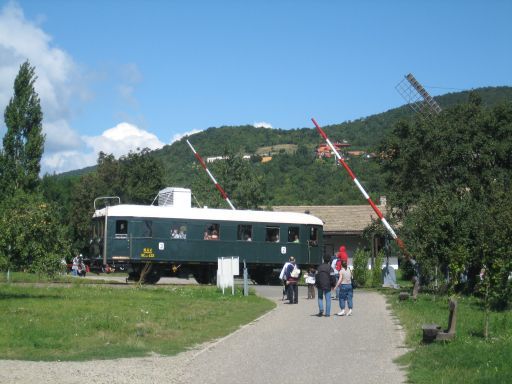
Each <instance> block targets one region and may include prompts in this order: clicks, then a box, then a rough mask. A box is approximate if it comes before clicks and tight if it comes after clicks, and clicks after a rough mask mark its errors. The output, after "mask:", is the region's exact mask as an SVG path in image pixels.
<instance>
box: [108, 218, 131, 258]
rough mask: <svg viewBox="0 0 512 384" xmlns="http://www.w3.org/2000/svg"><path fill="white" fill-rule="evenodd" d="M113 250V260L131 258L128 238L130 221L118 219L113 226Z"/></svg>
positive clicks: (111, 251) (111, 254)
mask: <svg viewBox="0 0 512 384" xmlns="http://www.w3.org/2000/svg"><path fill="white" fill-rule="evenodd" d="M113 227H114V228H113V232H114V235H113V240H112V249H111V250H109V253H110V256H111V258H112V259H113V260H116V259H118V260H119V259H120V258H121V259H126V258H127V257H129V256H130V240H129V238H128V220H126V219H116V220H115V222H114V226H113Z"/></svg>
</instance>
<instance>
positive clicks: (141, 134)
mask: <svg viewBox="0 0 512 384" xmlns="http://www.w3.org/2000/svg"><path fill="white" fill-rule="evenodd" d="M82 139H83V140H84V142H85V143H86V144H87V145H88V146H89V147H90V148H92V149H93V150H94V152H95V153H98V152H99V151H103V152H105V153H112V154H113V155H114V156H116V157H119V156H122V155H125V154H127V153H128V152H130V151H135V150H136V149H137V148H140V149H142V148H149V149H158V148H162V147H163V146H164V143H162V142H161V141H160V140H159V139H158V137H156V135H154V134H152V133H150V132H148V131H145V130H143V129H140V128H138V127H136V126H135V125H133V124H130V123H120V124H117V125H116V126H115V127H114V128H110V129H107V130H106V131H104V132H103V133H102V134H101V136H94V137H91V136H83V137H82Z"/></svg>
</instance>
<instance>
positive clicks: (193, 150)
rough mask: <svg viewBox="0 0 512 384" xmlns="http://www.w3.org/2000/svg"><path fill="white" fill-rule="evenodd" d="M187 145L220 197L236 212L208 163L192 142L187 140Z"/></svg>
mask: <svg viewBox="0 0 512 384" xmlns="http://www.w3.org/2000/svg"><path fill="white" fill-rule="evenodd" d="M187 144H188V146H189V147H190V149H191V150H192V152H194V156H195V157H196V159H197V161H199V162H200V163H201V165H202V166H203V168H204V170H205V171H206V173H207V174H208V176H209V177H210V179H211V180H212V181H213V184H215V188H217V190H218V191H219V192H220V195H221V196H222V198H223V199H224V200H226V202H227V203H228V204H229V206H230V207H231V209H233V210H236V208H235V206H234V205H233V204H232V203H231V200H229V197H228V195H227V194H226V192H224V190H223V189H222V187H221V186H220V184H219V183H218V182H217V180H215V177H213V175H212V173H211V172H210V170H209V169H208V167H207V166H206V163H205V162H204V160H203V158H202V157H201V156H200V155H199V153H197V152H196V150H195V149H194V147H193V146H192V144H190V141H188V140H187Z"/></svg>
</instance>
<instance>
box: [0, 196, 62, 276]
mask: <svg viewBox="0 0 512 384" xmlns="http://www.w3.org/2000/svg"><path fill="white" fill-rule="evenodd" d="M0 210H1V212H2V215H1V216H0V227H1V228H2V231H0V260H1V264H2V267H4V268H11V269H14V270H18V271H28V272H36V273H42V274H47V275H53V274H55V273H56V272H57V271H59V270H60V263H61V260H62V258H64V257H69V256H70V244H69V241H68V237H67V234H66V228H65V227H64V226H63V225H62V224H61V220H60V219H59V218H58V217H57V216H56V215H55V214H54V212H55V211H56V209H55V207H53V206H52V205H51V204H48V203H47V202H45V200H44V199H43V198H42V197H41V196H40V195H38V194H33V193H32V194H27V193H25V192H23V191H17V192H16V193H15V194H14V195H13V196H11V197H9V198H7V199H6V200H4V201H3V202H2V205H1V207H0ZM12 218H16V220H13V219H12Z"/></svg>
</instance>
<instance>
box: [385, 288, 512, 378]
mask: <svg viewBox="0 0 512 384" xmlns="http://www.w3.org/2000/svg"><path fill="white" fill-rule="evenodd" d="M388 297H389V302H390V304H391V305H392V308H393V311H394V313H395V314H396V315H397V316H398V318H399V319H400V322H401V324H402V325H403V326H404V327H405V330H406V332H407V336H406V344H407V346H408V347H409V348H411V349H412V351H411V352H409V353H407V354H406V355H404V356H402V357H401V358H399V359H398V363H399V364H402V365H404V366H406V367H408V369H407V370H408V378H409V380H410V382H411V383H511V382H512V312H511V311H505V312H493V313H491V316H490V325H489V331H490V333H491V336H490V337H489V338H488V339H487V340H486V339H484V337H483V329H484V311H483V308H482V306H481V305H480V302H479V300H477V299H476V298H474V297H458V298H457V302H458V309H457V333H456V338H455V340H454V341H451V342H434V343H432V344H422V328H421V327H422V325H423V324H429V323H436V324H438V325H440V326H441V327H442V328H443V329H446V328H447V326H448V314H449V310H448V297H446V296H444V297H443V296H434V295H431V294H422V293H420V294H419V295H418V300H417V301H412V300H409V301H399V300H398V292H394V293H390V294H389V296H388Z"/></svg>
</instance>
